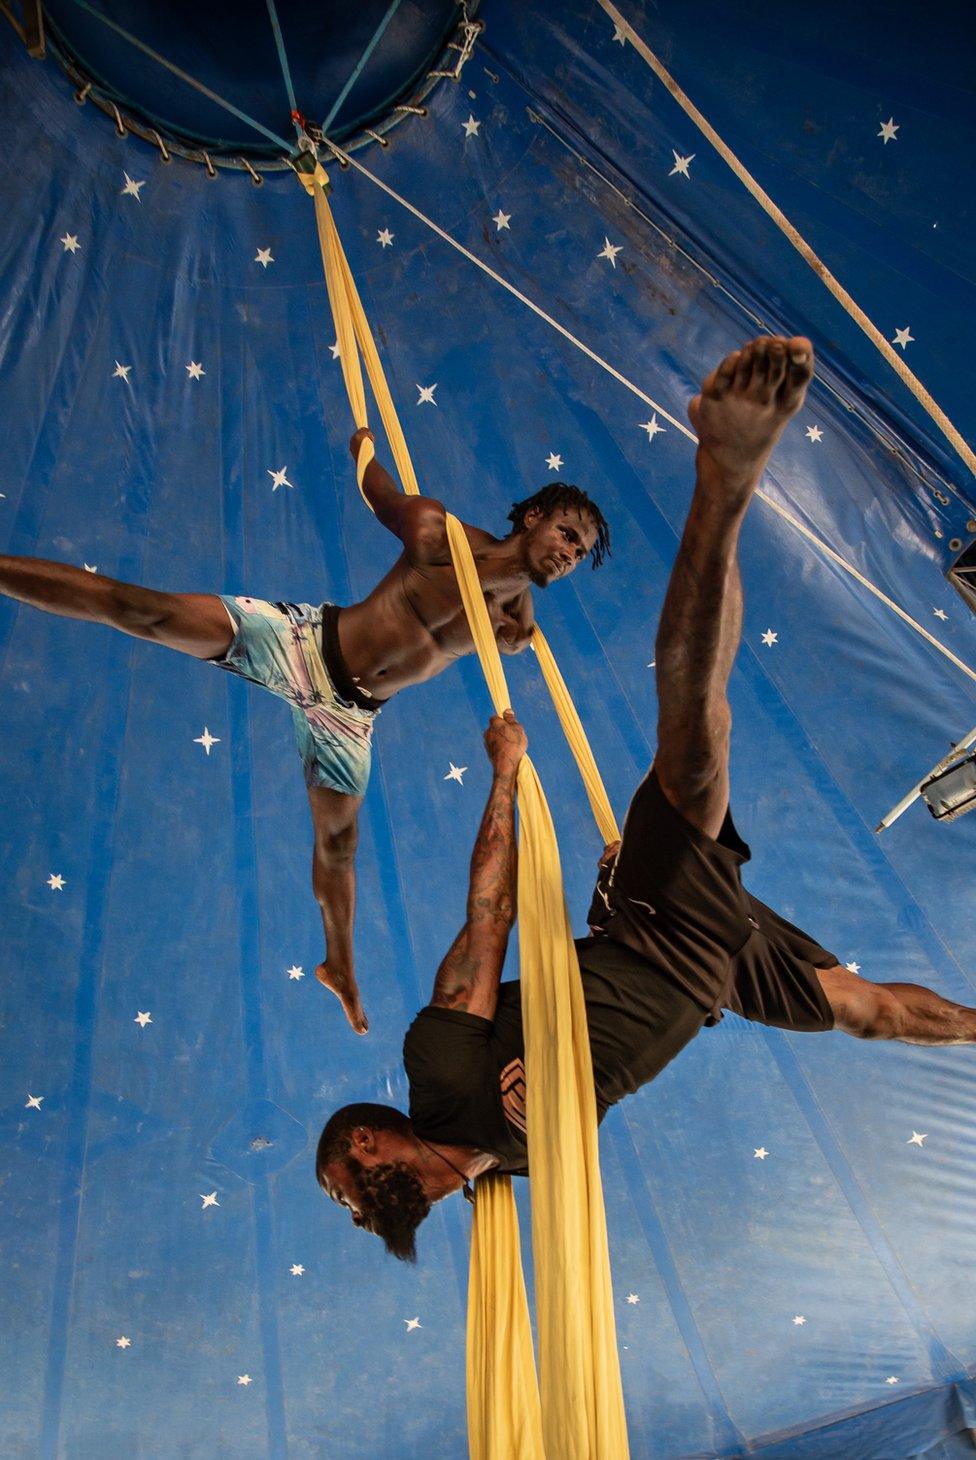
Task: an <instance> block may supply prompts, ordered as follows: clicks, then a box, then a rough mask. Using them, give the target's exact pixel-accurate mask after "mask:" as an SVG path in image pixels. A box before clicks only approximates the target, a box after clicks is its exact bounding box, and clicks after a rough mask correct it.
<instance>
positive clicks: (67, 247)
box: [58, 233, 81, 253]
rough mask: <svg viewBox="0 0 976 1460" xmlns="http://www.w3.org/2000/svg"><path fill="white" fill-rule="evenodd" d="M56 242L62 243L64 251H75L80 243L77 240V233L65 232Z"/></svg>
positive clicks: (79, 246)
mask: <svg viewBox="0 0 976 1460" xmlns="http://www.w3.org/2000/svg"><path fill="white" fill-rule="evenodd" d="M58 242H59V243H61V244H63V245H64V251H65V253H77V252H78V250H79V248H81V244H80V243H79V242H78V235H77V233H66V234H65V235H64V237H63V238H60V239H58Z"/></svg>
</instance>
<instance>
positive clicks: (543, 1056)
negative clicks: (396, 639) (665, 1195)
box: [302, 169, 628, 1460]
mask: <svg viewBox="0 0 976 1460" xmlns="http://www.w3.org/2000/svg"><path fill="white" fill-rule="evenodd" d="M323 180H324V174H322V173H321V169H319V172H318V173H317V175H316V177H315V178H308V179H306V178H304V177H303V178H302V181H303V183H304V184H305V186H306V188H307V190H308V191H309V192H310V193H311V195H312V198H313V200H314V203H315V216H316V224H317V227H318V235H319V243H320V246H321V249H322V261H323V264H324V266H325V278H326V284H327V287H328V292H329V302H330V304H331V306H332V314H333V318H334V320H335V328H336V339H337V341H338V344H339V359H340V361H341V364H342V373H343V379H344V380H345V384H346V392H347V394H348V396H349V404H350V407H351V409H352V414H353V418H354V420H355V422H356V425H357V427H362V426H365V425H366V424H367V421H366V394H365V388H364V384H363V375H362V368H361V364H360V352H361V353H362V359H363V361H364V362H365V365H366V372H367V374H368V376H369V380H370V385H371V386H372V390H373V394H374V396H375V398H376V403H377V407H378V409H379V413H380V417H381V419H382V421H383V425H384V428H385V430H386V435H387V439H388V441H389V443H390V449H391V450H392V452H393V458H394V461H395V462H396V466H397V471H398V473H399V475H400V480H401V483H402V485H403V488H404V491H406V492H409V493H414V494H416V493H418V492H419V488H418V486H417V479H416V476H415V475H414V470H413V465H412V463H411V460H410V453H409V451H408V450H407V444H406V441H405V440H404V436H403V432H402V430H401V427H400V423H399V420H398V418H397V414H396V409H395V407H394V405H393V401H392V398H391V396H390V392H389V388H388V387H387V384H386V378H385V376H384V374H383V368H382V366H381V364H380V360H379V356H378V354H377V352H376V347H375V345H374V343H373V339H372V335H371V334H370V330H369V325H368V323H367V321H366V317H365V315H364V313H363V309H362V305H361V303H360V301H359V295H358V293H357V291H356V286H355V284H354V282H353V279H352V274H351V272H350V269H349V264H348V262H347V260H346V257H345V254H344V253H343V250H342V244H341V243H340V241H339V235H338V232H337V230H336V226H335V222H334V220H333V218H332V212H331V209H330V208H329V205H328V202H327V200H326V197H325V194H324V192H323V189H322V186H321V183H322V181H323ZM357 347H358V348H357ZM373 455H374V451H373V446H372V443H371V442H370V441H368V440H364V441H363V443H362V445H361V447H360V450H359V456H358V460H357V462H356V477H357V482H358V484H359V489H360V492H362V483H363V475H364V473H365V470H366V467H367V465H368V464H369V462H370V461H371V460H372V458H373ZM447 534H448V541H449V543H450V549H451V558H452V561H453V564H454V570H455V572H456V574H457V579H458V585H459V588H460V592H461V598H462V602H463V603H464V608H465V612H466V614H467V617H468V623H469V625H470V628H471V634H472V638H473V640H474V644H475V648H476V649H477V652H478V657H479V659H480V661H481V667H482V670H483V671H484V675H485V680H486V682H487V685H488V690H489V693H490V695H491V698H492V702H493V704H494V706H495V710H496V711H497V713H499V714H501V712H502V711H503V710H504V709H506V708H507V707H508V706H509V704H510V703H511V701H510V700H509V696H508V689H507V686H506V683H505V675H504V672H503V670H502V663H501V658H500V656H499V653H498V646H497V644H496V643H495V637H494V633H493V632H492V628H491V624H490V621H489V618H488V610H487V607H486V605H485V600H484V595H483V593H482V590H481V584H480V582H479V579H478V573H477V569H476V567H475V564H474V559H473V557H472V554H471V549H470V546H469V545H468V540H467V537H466V536H465V533H464V529H463V527H462V526H461V524H460V522H458V520H457V518H455V517H453V516H452V515H451V514H450V513H449V514H448V516H447ZM533 645H534V647H535V648H536V652H537V655H538V658H539V663H540V666H541V667H542V671H543V674H544V676H545V679H546V683H547V684H548V686H549V689H550V692H551V694H552V697H553V701H554V704H555V706H556V710H557V713H558V715H559V719H560V722H561V723H562V726H563V729H564V731H565V733H566V736H567V739H568V740H569V743H570V746H571V748H572V750H573V753H574V755H575V756H576V759H577V764H578V765H579V768H580V773H581V775H582V776H583V781H584V785H585V786H586V791H587V795H588V797H589V801H590V805H591V807H592V809H593V813H594V816H595V817H596V820H597V824H598V826H599V828H600V831H601V834H602V835H603V838H604V840H605V841H612V840H613V839H614V838H615V837H616V836H617V835H618V832H617V827H616V823H615V821H614V817H613V812H612V810H611V808H610V804H609V801H608V799H607V795H606V791H605V789H604V787H603V783H602V781H601V779H600V774H599V771H598V770H597V768H596V764H595V762H594V760H593V755H592V752H591V751H590V747H589V745H588V743H587V741H586V736H585V734H584V732H583V727H582V725H581V723H580V720H579V716H578V715H577V713H576V709H575V706H574V705H573V703H572V700H571V698H570V695H569V692H568V690H567V688H566V685H565V683H564V681H563V679H562V676H561V674H560V672H559V669H558V667H557V665H556V662H555V660H554V659H553V657H552V654H551V652H550V650H549V646H548V644H546V641H545V639H544V638H543V636H542V634H541V633H540V632H539V631H538V630H537V631H536V634H535V636H534V639H533ZM518 797H519V864H518V905H519V953H520V957H521V983H522V1021H523V1027H524V1032H525V1069H526V1082H527V1086H528V1101H527V1115H528V1153H529V1167H530V1170H531V1174H532V1182H531V1192H532V1249H533V1255H534V1259H535V1278H536V1310H537V1311H536V1317H537V1326H538V1334H539V1377H538V1383H537V1381H536V1373H535V1366H534V1363H533V1354H532V1333H531V1327H530V1323H529V1311H528V1303H527V1299H526V1293H525V1282H524V1279H523V1276H522V1264H521V1251H520V1247H519V1232H518V1218H517V1214H516V1209H515V1199H514V1197H513V1195H512V1188H511V1182H510V1180H509V1178H508V1177H503V1176H492V1175H489V1176H486V1177H482V1178H480V1179H479V1181H478V1183H477V1193H478V1199H477V1202H476V1205H475V1215H474V1230H473V1234H472V1242H471V1271H470V1278H469V1286H468V1332H467V1383H468V1444H469V1450H470V1454H471V1457H472V1460H626V1456H627V1454H628V1447H627V1427H626V1420H625V1416H624V1404H623V1391H622V1388H621V1382H620V1367H619V1363H618V1358H617V1342H616V1333H615V1329H614V1318H613V1294H612V1290H611V1285H610V1258H609V1252H608V1248H607V1230H606V1217H605V1213H604V1205H603V1188H602V1186H601V1183H600V1165H599V1152H598V1147H597V1128H596V1102H595V1097H594V1092H593V1070H592V1065H591V1061H590V1046H589V1038H588V1033H587V1025H586V1008H585V1005H584V1002H583V990H582V986H581V983H580V976H579V965H578V963H577V959H576V949H575V946H574V944H573V934H572V929H571V927H570V922H569V917H568V915H567V912H566V904H565V899H564V896H563V886H562V873H561V869H560V864H559V849H558V847H557V845H556V837H555V832H554V830H553V825H552V818H551V816H550V814H549V807H548V805H547V803H546V798H545V795H544V793H543V790H542V786H541V784H540V781H539V777H538V775H537V774H536V771H535V767H534V766H533V764H532V762H531V760H530V759H529V757H528V756H525V757H524V758H523V760H522V762H521V765H520V766H519V776H518Z"/></svg>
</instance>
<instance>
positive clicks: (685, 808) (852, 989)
mask: <svg viewBox="0 0 976 1460" xmlns="http://www.w3.org/2000/svg"><path fill="white" fill-rule="evenodd" d="M812 373H813V348H812V346H811V344H810V341H809V340H807V339H804V338H803V337H802V336H801V337H797V338H795V339H790V340H787V339H783V338H782V337H776V336H774V337H773V338H771V339H769V338H764V339H759V340H754V341H752V342H751V343H750V344H747V345H745V346H744V347H743V348H742V349H741V350H735V351H733V352H732V354H730V355H728V356H727V357H726V359H725V360H723V361H722V363H721V364H720V365H719V366H718V367H717V369H715V370H713V371H712V372H711V374H710V375H709V376H708V377H707V379H706V380H705V382H704V384H703V386H702V390H701V394H700V395H697V396H695V398H694V399H693V400H692V402H691V405H690V407H689V414H690V416H691V421H692V425H693V426H694V427H695V430H696V432H697V434H698V440H699V447H698V457H697V463H696V468H697V470H696V484H695V494H694V498H693V500H692V504H691V511H690V513H689V515H688V521H687V522H686V524H685V529H684V534H683V536H682V540H681V545H680V547H679V550H678V556H677V558H676V560H675V564H674V568H673V570H672V573H671V581H670V583H669V585H668V591H667V594H666V596H665V600H664V607H663V610H662V613H661V619H660V623H659V624H658V629H657V640H656V652H655V656H654V657H655V659H656V662H657V670H656V677H657V690H658V725H657V751H656V754H655V756H654V762H653V766H652V768H651V769H650V771H649V772H648V774H647V776H645V778H644V780H643V781H642V782H641V784H640V785H639V786H638V788H637V790H636V792H635V794H634V797H633V800H632V801H631V804H630V810H629V811H628V813H627V820H626V823H625V825H624V832H623V840H622V842H620V843H618V844H616V845H615V846H610V847H607V848H605V850H604V854H603V857H602V858H601V860H600V872H599V879H598V882H597V886H596V891H595V893H594V897H593V902H592V904H591V907H590V911H589V915H588V922H589V924H590V928H591V936H590V937H587V938H581V939H578V940H577V944H576V948H577V952H578V955H579V964H580V975H581V981H582V987H583V997H584V1001H585V1004H586V1018H587V1027H588V1031H589V1040H590V1051H591V1054H592V1057H593V1081H594V1090H595V1094H596V1105H597V1118H598V1120H602V1119H603V1116H604V1115H605V1114H606V1112H607V1110H608V1109H609V1108H610V1106H611V1105H614V1104H616V1102H617V1101H618V1100H622V1099H623V1098H625V1097H626V1096H627V1095H630V1094H633V1093H634V1091H636V1090H637V1089H639V1088H640V1087H641V1086H642V1085H645V1084H648V1083H649V1082H650V1081H651V1080H653V1079H655V1078H656V1077H657V1075H658V1074H659V1073H660V1072H661V1070H662V1069H663V1068H664V1067H665V1065H667V1064H668V1062H669V1061H670V1060H672V1059H673V1058H674V1057H675V1056H676V1055H677V1054H678V1053H679V1052H680V1050H681V1049H683V1047H684V1046H685V1045H686V1044H687V1043H688V1042H689V1040H691V1039H693V1038H694V1037H695V1036H696V1035H697V1034H698V1032H699V1030H700V1029H701V1028H702V1027H703V1026H704V1025H705V1024H714V1023H716V1022H717V1021H718V1020H720V1019H721V1018H722V1010H723V1009H731V1010H732V1011H734V1012H735V1013H737V1014H739V1015H742V1016H743V1017H744V1018H746V1019H752V1020H755V1021H756V1022H758V1023H762V1024H770V1025H774V1026H778V1027H781V1028H786V1029H793V1030H798V1031H799V1030H802V1031H805V1032H809V1033H814V1032H818V1031H825V1030H830V1029H837V1030H841V1031H843V1032H844V1033H845V1034H850V1035H854V1036H855V1037H857V1038H860V1039H896V1040H902V1041H904V1042H906V1043H910V1044H928V1045H949V1044H970V1045H971V1044H976V1009H972V1008H967V1007H965V1006H964V1005H961V1004H954V1003H951V1002H950V1001H949V1000H948V999H945V998H943V997H941V995H939V994H937V993H936V992H935V991H934V990H932V989H927V988H923V987H921V986H919V985H916V984H906V983H872V982H870V981H869V980H867V979H864V978H861V977H859V975H857V974H856V973H852V972H850V971H849V970H848V969H846V968H842V967H841V966H840V964H839V963H838V960H837V958H836V956H835V955H834V954H832V953H829V952H828V951H827V950H826V949H825V948H824V947H822V946H821V944H819V943H818V942H817V941H816V940H815V939H813V938H811V937H810V936H809V935H808V934H806V933H804V932H802V931H801V929H799V928H796V927H794V926H793V925H792V924H791V923H788V922H786V920H785V919H784V918H781V917H780V916H779V915H778V914H777V913H775V912H774V911H773V910H772V908H769V907H766V905H765V904H764V903H761V902H760V901H759V900H758V898H755V897H753V896H752V895H751V894H750V893H748V892H747V891H746V889H745V888H744V887H743V885H742V876H741V873H742V866H743V864H744V863H745V862H746V861H747V860H748V858H749V848H748V847H747V846H746V844H745V843H744V842H743V841H742V840H741V838H740V837H739V835H738V833H737V832H736V829H735V825H734V823H733V821H732V817H731V814H730V811H729V743H730V731H731V724H732V716H731V711H730V709H729V703H728V699H727V697H726V685H727V682H728V678H729V674H730V671H731V669H732V662H733V660H734V658H735V654H736V650H737V649H738V646H739V638H740V632H741V626H742V587H741V583H740V580H739V568H738V561H737V541H738V536H739V530H740V528H741V526H742V522H743V520H744V518H745V515H746V511H747V509H748V507H749V502H750V500H751V498H752V495H753V493H754V492H755V489H756V487H757V486H758V484H759V479H760V476H761V473H762V470H763V468H764V466H765V464H766V461H767V460H768V458H769V454H770V452H771V451H772V449H773V447H774V446H775V444H776V442H777V440H778V439H779V437H780V435H781V433H782V431H783V429H784V427H785V426H786V425H787V423H788V422H789V420H790V419H791V418H792V417H793V416H795V415H796V413H797V411H798V410H799V409H800V406H801V405H802V403H803V398H804V395H805V394H806V389H807V385H808V383H809V380H810V378H811V376H812ZM525 744H526V740H525V734H524V732H523V730H522V728H521V726H520V725H519V724H518V722H517V721H516V720H515V717H514V715H513V714H512V712H511V711H507V712H506V715H505V717H504V718H501V717H498V716H496V717H495V718H494V719H493V720H492V722H491V725H490V726H489V729H488V732H487V734H486V736H485V745H486V748H487V751H488V755H489V758H490V760H491V762H492V767H493V772H494V774H493V778H492V786H491V792H490V794H489V798H488V802H487V805H486V807H485V814H484V818H483V820H482V823H481V828H480V830H479V832H478V837H477V840H476V842H475V846H474V851H473V854H472V858H471V873H470V880H469V888H468V908H467V918H466V921H465V923H464V926H463V927H462V928H461V931H460V932H459V933H458V935H457V937H456V938H455V939H454V942H453V943H452V944H451V946H450V948H449V949H448V951H447V953H446V955H445V957H444V959H443V961H442V963H441V965H440V968H439V969H438V971H437V975H436V978H435V981H434V987H433V992H432V994H431V1000H430V1003H429V1004H428V1005H427V1007H426V1008H424V1009H421V1011H420V1013H419V1014H418V1015H417V1017H416V1019H415V1020H414V1021H413V1023H412V1024H411V1026H410V1028H409V1029H408V1031H407V1035H406V1038H405V1040H404V1044H403V1062H404V1067H405V1069H406V1074H407V1080H408V1083H409V1087H410V1110H409V1115H405V1114H404V1113H403V1112H401V1111H399V1110H396V1109H395V1108H393V1107H392V1106H387V1105H378V1104H372V1103H368V1104H367V1103H362V1104H355V1105H346V1106H343V1107H342V1108H341V1109H340V1110H337V1111H336V1112H335V1113H334V1114H333V1115H332V1116H331V1118H330V1119H329V1121H328V1122H327V1124H326V1126H325V1128H324V1130H323V1131H322V1135H321V1137H320V1139H319V1145H318V1152H317V1158H316V1170H317V1175H318V1179H319V1184H320V1185H321V1187H322V1189H323V1190H324V1191H325V1192H326V1194H327V1195H328V1196H329V1197H330V1198H331V1199H332V1200H333V1201H334V1202H337V1203H339V1204H340V1205H342V1206H344V1207H346V1209H347V1210H348V1212H349V1215H350V1218H351V1220H352V1222H353V1225H354V1226H357V1227H361V1228H363V1229H364V1230H366V1231H369V1232H372V1233H374V1234H375V1235H377V1236H379V1237H381V1238H382V1239H383V1242H384V1243H385V1245H386V1248H387V1250H388V1251H389V1252H392V1253H393V1254H394V1255H395V1256H396V1257H399V1258H401V1259H404V1260H408V1261H409V1260H412V1259H413V1257H414V1255H415V1252H416V1229H417V1227H418V1226H419V1225H420V1223H421V1222H422V1221H423V1220H424V1219H425V1218H426V1216H427V1215H428V1213H429V1212H430V1209H431V1206H432V1204H433V1203H434V1202H437V1201H440V1200H441V1199H442V1198H443V1197H446V1196H448V1195H450V1194H451V1193H452V1192H456V1191H458V1190H460V1189H461V1188H462V1187H463V1186H464V1185H465V1184H466V1182H467V1180H468V1179H472V1180H473V1179H474V1178H475V1177H476V1176H480V1175H481V1174H483V1173H484V1172H486V1171H491V1170H497V1171H504V1172H511V1173H515V1174H518V1175H528V1174H529V1164H528V1142H527V1123H526V1121H527V1108H526V1094H525V1089H526V1083H525V1067H524V1053H525V1046H524V1040H523V1035H522V1009H521V999H520V989H519V985H518V983H517V982H508V983H501V982H500V979H501V974H502V967H503V965H504V962H505V950H506V947H507V945H508V939H509V934H510V931H511V928H512V925H513V923H514V920H515V912H516V891H517V865H518V851H517V846H516V839H515V785H516V775H517V769H518V763H519V760H520V759H521V756H522V753H523V751H524V750H525Z"/></svg>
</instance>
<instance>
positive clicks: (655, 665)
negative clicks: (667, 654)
mask: <svg viewBox="0 0 976 1460" xmlns="http://www.w3.org/2000/svg"><path fill="white" fill-rule="evenodd" d="M647 667H648V669H655V668H656V667H657V660H656V659H652V660H651V662H650V664H649V665H648V666H647Z"/></svg>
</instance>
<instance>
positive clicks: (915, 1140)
mask: <svg viewBox="0 0 976 1460" xmlns="http://www.w3.org/2000/svg"><path fill="white" fill-rule="evenodd" d="M927 1140H928V1131H926V1132H925V1135H924V1136H923V1135H919V1133H918V1131H917V1130H913V1131H912V1133H911V1135H910V1136H909V1138H908V1140H907V1141H906V1142H905V1145H906V1146H921V1145H923V1144H924V1143H925V1141H927Z"/></svg>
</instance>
